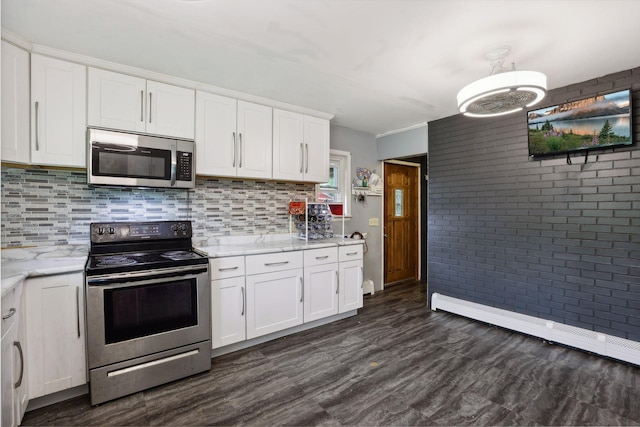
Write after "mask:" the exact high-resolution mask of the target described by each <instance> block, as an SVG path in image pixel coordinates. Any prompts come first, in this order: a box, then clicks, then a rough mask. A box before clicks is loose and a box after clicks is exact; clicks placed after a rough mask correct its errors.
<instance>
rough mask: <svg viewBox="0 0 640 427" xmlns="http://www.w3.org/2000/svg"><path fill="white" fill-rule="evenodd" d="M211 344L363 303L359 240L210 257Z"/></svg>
mask: <svg viewBox="0 0 640 427" xmlns="http://www.w3.org/2000/svg"><path fill="white" fill-rule="evenodd" d="M210 266H211V268H210V271H211V286H212V292H211V295H212V310H213V313H212V316H211V319H212V325H211V326H212V348H213V349H217V348H220V347H225V346H227V345H230V344H235V343H238V342H241V341H245V340H250V339H253V338H257V337H261V336H264V335H268V334H271V333H274V332H279V331H283V330H285V329H289V328H293V327H295V326H299V325H301V324H303V323H308V322H312V321H315V320H319V319H323V318H327V317H330V316H333V315H337V314H340V313H345V312H348V311H352V310H356V309H358V308H361V307H362V245H350V246H345V247H336V246H333V247H327V248H320V249H306V250H299V251H291V252H276V253H269V254H260V255H247V256H236V257H225V258H213V259H211V260H210Z"/></svg>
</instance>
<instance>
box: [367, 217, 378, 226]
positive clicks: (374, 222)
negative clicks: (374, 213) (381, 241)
mask: <svg viewBox="0 0 640 427" xmlns="http://www.w3.org/2000/svg"><path fill="white" fill-rule="evenodd" d="M369 225H370V226H371V227H377V226H379V225H380V218H369Z"/></svg>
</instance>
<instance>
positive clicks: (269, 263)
mask: <svg viewBox="0 0 640 427" xmlns="http://www.w3.org/2000/svg"><path fill="white" fill-rule="evenodd" d="M286 264H289V261H280V262H265V263H264V266H265V267H273V266H274V265H286Z"/></svg>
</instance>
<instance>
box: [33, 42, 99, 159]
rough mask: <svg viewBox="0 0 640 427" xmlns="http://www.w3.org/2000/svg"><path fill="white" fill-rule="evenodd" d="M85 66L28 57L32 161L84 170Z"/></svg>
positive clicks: (85, 124)
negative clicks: (82, 168) (29, 61)
mask: <svg viewBox="0 0 640 427" xmlns="http://www.w3.org/2000/svg"><path fill="white" fill-rule="evenodd" d="M86 127H87V122H86V67H85V66H84V65H79V64H74V63H71V62H66V61H61V60H59V59H54V58H49V57H46V56H41V55H37V54H32V55H31V162H32V163H34V164H40V165H59V166H72V167H86V159H85V145H86V142H85V139H86Z"/></svg>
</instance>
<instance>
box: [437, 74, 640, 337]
mask: <svg viewBox="0 0 640 427" xmlns="http://www.w3.org/2000/svg"><path fill="white" fill-rule="evenodd" d="M625 88H631V89H632V98H633V99H632V107H633V122H632V123H633V126H634V132H633V133H634V136H633V138H634V141H635V145H634V146H632V147H625V148H618V149H615V150H607V151H596V152H592V153H591V154H589V158H588V163H587V164H583V162H584V157H583V156H577V157H574V158H573V164H572V165H567V164H566V156H565V157H562V156H560V157H558V158H548V159H542V160H532V159H530V158H529V157H528V148H527V124H526V123H527V118H526V112H523V113H517V114H513V115H508V116H503V117H497V118H490V119H477V118H468V117H464V116H462V115H456V116H452V117H447V118H444V119H441V120H437V121H434V122H430V123H429V204H428V205H429V207H428V230H429V237H428V238H429V245H428V256H427V262H428V282H429V293H430V294H432V293H433V292H439V293H442V294H444V295H450V296H453V297H458V298H462V299H465V300H469V301H473V302H477V303H480V304H486V305H490V306H494V307H498V308H502V309H506V310H511V311H515V312H519V313H523V314H527V315H531V316H536V317H541V318H544V319H549V320H554V321H558V322H562V323H566V324H569V325H574V326H578V327H582V328H586V329H589V330H594V331H599V332H603V333H607V334H611V335H615V336H618V337H622V338H627V339H631V340H635V341H640V68H635V69H632V70H627V71H623V72H620V73H615V74H611V75H608V76H604V77H601V78H597V79H593V80H589V81H587V82H583V83H579V84H574V85H570V86H567V87H564V88H559V89H554V90H551V91H549V93H548V95H547V98H545V99H544V100H543V102H542V104H541V105H540V106H541V107H542V106H545V105H554V104H557V103H562V102H565V101H569V100H574V99H577V98H582V97H587V96H592V95H597V94H598V93H603V92H611V91H614V90H622V89H625Z"/></svg>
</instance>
